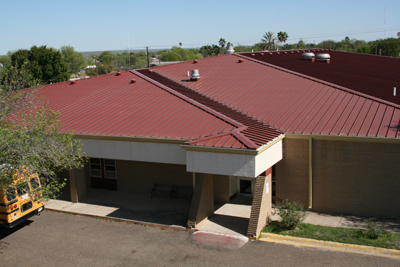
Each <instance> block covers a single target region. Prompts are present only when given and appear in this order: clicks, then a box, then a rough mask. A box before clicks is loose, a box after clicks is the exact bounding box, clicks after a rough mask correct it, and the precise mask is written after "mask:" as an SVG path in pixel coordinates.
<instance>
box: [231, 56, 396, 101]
mask: <svg viewBox="0 0 400 267" xmlns="http://www.w3.org/2000/svg"><path fill="white" fill-rule="evenodd" d="M246 53H249V52H246ZM257 53H258V52H257ZM260 53H262V52H260ZM271 53H272V52H271ZM232 55H235V56H238V57H241V58H244V59H247V60H251V61H253V62H256V63H259V64H263V65H265V66H268V67H271V68H275V69H277V70H281V71H284V72H287V73H290V74H293V75H296V76H299V77H302V78H304V79H309V80H312V81H314V82H317V83H321V84H324V85H327V86H330V87H333V88H336V89H339V90H342V91H346V92H348V93H351V94H355V95H358V96H362V97H365V98H368V99H371V100H373V101H377V102H380V103H383V104H385V105H389V106H392V107H395V108H400V105H398V104H396V103H393V102H390V101H387V100H384V99H381V98H378V97H374V96H371V95H368V94H364V93H361V92H358V91H355V90H352V89H350V88H347V87H344V86H340V85H338V84H334V83H330V82H327V81H324V80H320V79H317V78H315V77H312V76H308V75H305V74H302V73H300V72H296V71H292V70H289V69H286V68H283V67H280V66H277V65H274V64H271V63H267V62H264V61H260V60H257V59H254V58H251V57H248V56H245V55H242V54H238V53H234V54H232Z"/></svg>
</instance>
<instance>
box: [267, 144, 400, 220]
mask: <svg viewBox="0 0 400 267" xmlns="http://www.w3.org/2000/svg"><path fill="white" fill-rule="evenodd" d="M308 142H309V141H308V140H302V139H284V156H283V160H282V161H280V162H278V163H277V164H276V173H275V175H276V190H277V197H279V198H283V199H288V200H289V201H299V202H301V203H302V204H303V205H304V206H305V207H307V206H308ZM312 147H313V157H312V162H313V166H312V171H313V207H312V210H314V211H319V212H328V213H340V214H351V215H360V216H373V217H383V218H400V194H399V192H400V144H387V143H372V142H351V141H333V140H313V143H312Z"/></svg>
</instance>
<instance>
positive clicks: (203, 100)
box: [132, 69, 283, 149]
mask: <svg viewBox="0 0 400 267" xmlns="http://www.w3.org/2000/svg"><path fill="white" fill-rule="evenodd" d="M132 72H133V73H136V72H138V73H140V74H142V75H144V76H146V77H147V78H149V79H151V80H153V81H156V82H158V83H160V84H162V85H164V86H166V87H168V88H170V89H172V90H174V91H176V92H178V93H180V94H182V95H184V96H186V97H188V98H190V99H192V100H195V101H196V102H198V103H200V104H202V105H204V106H206V107H208V108H210V109H212V110H214V111H216V112H217V113H219V114H222V115H224V116H226V117H228V118H231V119H232V120H235V121H237V122H239V123H240V124H243V125H244V126H246V128H245V129H242V130H241V131H240V132H241V133H242V134H243V135H244V136H245V137H246V138H248V139H249V140H250V141H251V143H254V144H255V145H256V147H254V145H253V146H252V145H251V144H247V146H250V147H249V148H254V149H255V148H258V147H260V146H262V145H264V144H267V143H268V142H270V141H272V140H273V139H275V138H276V137H278V136H280V135H281V134H283V132H281V131H280V130H277V129H275V128H274V127H272V126H270V125H267V124H265V123H264V122H261V121H259V120H257V119H255V118H253V117H250V116H249V115H247V114H243V113H241V112H240V111H238V110H236V109H233V108H231V107H229V106H226V105H224V104H222V103H220V102H218V101H216V100H214V99H212V98H210V97H207V96H204V95H202V94H200V93H198V92H196V91H194V90H193V89H190V88H188V87H186V86H184V85H181V84H179V83H177V82H175V81H173V80H171V79H169V78H167V77H165V76H163V75H162V74H159V73H157V72H155V71H154V70H152V72H150V71H149V70H148V69H142V70H138V71H132Z"/></svg>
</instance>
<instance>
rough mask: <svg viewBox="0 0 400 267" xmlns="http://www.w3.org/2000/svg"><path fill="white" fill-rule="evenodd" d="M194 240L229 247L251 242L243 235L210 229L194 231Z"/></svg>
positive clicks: (236, 247) (239, 246)
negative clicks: (211, 230)
mask: <svg viewBox="0 0 400 267" xmlns="http://www.w3.org/2000/svg"><path fill="white" fill-rule="evenodd" d="M192 240H193V241H195V242H197V243H200V244H205V245H208V246H214V247H220V248H228V249H238V248H241V247H242V246H243V245H244V244H246V243H247V242H249V239H248V238H247V237H245V236H242V235H231V234H221V233H215V232H209V231H196V232H194V233H193V234H192Z"/></svg>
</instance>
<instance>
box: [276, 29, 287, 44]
mask: <svg viewBox="0 0 400 267" xmlns="http://www.w3.org/2000/svg"><path fill="white" fill-rule="evenodd" d="M288 38H289V36H288V34H287V33H286V32H278V40H279V42H281V43H286V40H287V39H288Z"/></svg>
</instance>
